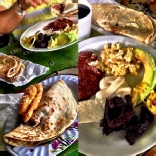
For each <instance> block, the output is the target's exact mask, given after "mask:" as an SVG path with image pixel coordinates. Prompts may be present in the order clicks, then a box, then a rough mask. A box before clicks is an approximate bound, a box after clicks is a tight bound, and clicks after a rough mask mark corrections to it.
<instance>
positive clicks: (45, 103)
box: [4, 80, 77, 146]
mask: <svg viewBox="0 0 156 156" xmlns="http://www.w3.org/2000/svg"><path fill="white" fill-rule="evenodd" d="M76 105H77V103H76V101H75V99H74V97H73V95H72V92H71V90H70V89H69V88H68V86H67V85H66V84H65V82H64V81H62V80H58V81H57V82H56V83H55V84H54V85H53V86H52V87H51V88H50V89H49V90H48V91H47V92H46V93H45V94H44V96H43V98H42V100H41V102H40V104H39V107H38V108H37V110H36V111H35V113H34V114H33V116H35V118H34V122H37V124H35V126H30V125H28V124H26V125H20V126H19V127H17V128H15V129H14V130H13V131H11V132H10V133H8V134H6V135H4V140H5V142H6V143H8V144H10V145H13V146H36V145H38V144H41V143H43V142H47V141H50V140H52V139H54V138H55V137H57V136H58V135H60V134H62V133H63V132H64V131H65V130H66V128H67V127H69V126H70V125H71V124H72V123H73V122H74V120H75V119H76V117H77V112H76ZM32 118H33V117H32Z"/></svg>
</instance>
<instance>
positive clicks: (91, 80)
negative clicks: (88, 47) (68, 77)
mask: <svg viewBox="0 0 156 156" xmlns="http://www.w3.org/2000/svg"><path fill="white" fill-rule="evenodd" d="M97 59H98V57H97V55H96V54H94V52H80V53H79V54H78V69H79V85H78V100H79V101H82V100H87V99H89V98H90V97H91V96H93V95H95V94H96V92H97V91H99V90H100V88H99V82H100V80H101V79H102V78H103V77H104V73H102V72H101V71H99V70H98V69H97V68H96V67H94V66H91V65H89V63H90V62H91V61H95V60H97Z"/></svg>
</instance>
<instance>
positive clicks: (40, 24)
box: [20, 16, 78, 52]
mask: <svg viewBox="0 0 156 156" xmlns="http://www.w3.org/2000/svg"><path fill="white" fill-rule="evenodd" d="M65 18H66V19H69V20H72V21H73V22H74V23H77V22H78V18H77V16H72V17H70V18H69V17H65ZM57 19H61V18H59V17H57V18H51V19H48V20H45V21H41V22H38V23H36V24H35V25H33V26H31V27H30V28H28V29H27V30H26V31H25V32H24V33H23V34H22V35H21V37H20V44H21V46H22V47H23V48H25V49H27V50H29V51H36V52H49V51H55V50H59V49H63V48H66V47H68V46H70V45H72V44H74V43H76V42H77V41H74V42H71V43H69V44H63V45H59V46H56V47H54V48H34V47H27V46H25V44H24V42H23V39H24V38H26V37H29V36H33V35H34V34H35V33H36V32H38V31H40V30H42V29H43V27H44V26H47V25H48V24H49V23H50V22H53V21H55V20H57Z"/></svg>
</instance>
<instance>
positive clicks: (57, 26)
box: [43, 18, 73, 31]
mask: <svg viewBox="0 0 156 156" xmlns="http://www.w3.org/2000/svg"><path fill="white" fill-rule="evenodd" d="M67 25H69V26H70V27H71V26H72V25H73V21H72V20H69V19H66V18H61V19H57V20H55V21H53V22H50V23H49V24H48V25H46V26H45V27H44V28H43V30H48V29H52V30H53V31H58V30H64V29H65V28H66V26H67Z"/></svg>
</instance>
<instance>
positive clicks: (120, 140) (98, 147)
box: [79, 35, 156, 156]
mask: <svg viewBox="0 0 156 156" xmlns="http://www.w3.org/2000/svg"><path fill="white" fill-rule="evenodd" d="M113 43H119V44H121V45H122V46H124V47H134V48H141V49H142V50H145V51H146V52H148V53H150V54H151V56H152V57H153V58H154V60H155V61H156V50H154V49H153V48H151V47H149V46H147V45H145V44H142V43H140V42H138V41H136V40H134V39H131V38H129V37H123V36H117V35H108V36H99V37H93V38H90V39H87V40H85V41H83V42H80V43H79V52H82V51H86V52H87V51H88V52H89V51H90V52H91V51H93V52H95V53H96V54H97V55H99V52H100V50H102V49H103V47H104V45H105V44H113ZM142 76H143V71H142V72H141V74H139V75H138V76H136V77H135V79H134V77H133V79H132V77H131V76H128V77H127V83H128V84H129V85H131V86H135V85H136V84H138V83H139V82H140V81H141V79H142ZM139 107H140V106H138V107H136V109H137V108H139ZM99 124H100V121H99V123H87V124H80V125H79V151H80V152H82V153H84V154H86V155H87V156H91V155H96V156H101V155H104V153H105V154H106V155H109V156H114V155H115V156H135V155H136V154H138V153H142V152H144V151H146V150H148V149H149V148H151V147H152V146H153V145H155V143H156V141H155V140H156V134H155V132H154V131H155V128H156V126H155V124H154V123H152V124H151V125H150V127H149V128H148V129H147V130H146V131H145V132H144V133H143V135H141V136H140V137H139V138H138V139H137V140H136V142H135V144H134V145H129V144H128V143H127V142H126V140H125V138H124V135H125V133H124V131H119V132H113V133H111V134H110V135H108V136H105V135H103V134H102V129H101V127H100V126H99ZM88 142H89V144H88Z"/></svg>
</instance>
